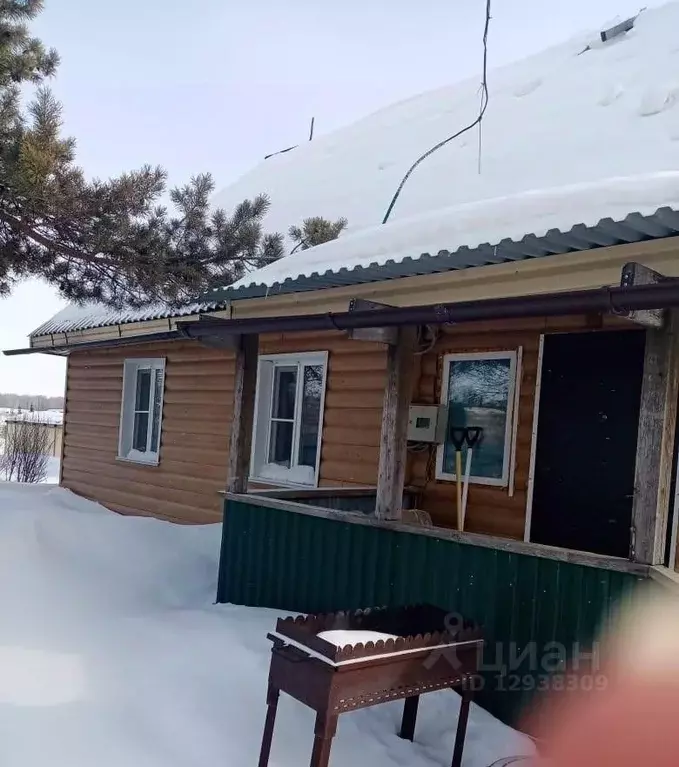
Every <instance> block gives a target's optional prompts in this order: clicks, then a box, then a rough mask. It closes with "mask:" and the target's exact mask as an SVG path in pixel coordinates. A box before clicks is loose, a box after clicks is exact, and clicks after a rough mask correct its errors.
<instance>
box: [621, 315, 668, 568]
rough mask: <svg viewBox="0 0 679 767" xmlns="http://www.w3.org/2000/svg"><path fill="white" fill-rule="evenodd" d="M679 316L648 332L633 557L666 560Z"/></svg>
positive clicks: (645, 560)
mask: <svg viewBox="0 0 679 767" xmlns="http://www.w3.org/2000/svg"><path fill="white" fill-rule="evenodd" d="M678 319H679V315H678V314H677V312H672V314H671V317H670V319H669V320H668V323H667V326H666V327H665V328H664V329H661V330H654V329H651V330H647V331H646V355H645V358H644V377H643V383H642V389H641V412H640V415H639V436H638V440H637V459H636V468H635V475H634V488H635V490H634V502H633V506H632V543H631V551H630V554H631V556H630V558H631V559H632V560H633V561H635V562H642V563H644V564H649V565H658V564H663V561H664V555H665V537H666V534H667V519H668V512H669V504H670V500H671V499H670V483H671V476H672V462H673V460H674V435H675V430H676V421H677V398H678V397H679V324H678V322H677V320H678Z"/></svg>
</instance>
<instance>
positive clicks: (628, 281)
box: [615, 261, 667, 330]
mask: <svg viewBox="0 0 679 767" xmlns="http://www.w3.org/2000/svg"><path fill="white" fill-rule="evenodd" d="M666 279H667V278H666V277H665V275H663V274H660V273H659V272H656V271H655V270H653V269H650V268H649V267H648V266H644V265H643V264H639V263H637V262H636V261H630V262H628V263H626V264H625V265H624V266H623V267H622V272H621V275H620V287H621V288H632V287H636V286H637V285H657V284H658V283H660V282H664V281H665V280H666ZM615 314H617V315H618V316H620V317H624V318H626V319H628V320H630V321H631V322H634V323H636V324H637V325H641V326H643V327H645V328H653V329H656V330H659V329H660V328H662V327H664V325H665V317H666V310H665V309H637V310H631V311H625V310H624V309H623V310H621V311H616V312H615Z"/></svg>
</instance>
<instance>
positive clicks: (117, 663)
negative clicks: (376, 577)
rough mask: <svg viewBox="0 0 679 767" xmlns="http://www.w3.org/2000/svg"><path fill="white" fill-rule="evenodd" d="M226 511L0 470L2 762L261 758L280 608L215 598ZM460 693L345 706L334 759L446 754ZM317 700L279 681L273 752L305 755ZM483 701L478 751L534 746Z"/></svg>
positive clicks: (10, 765)
mask: <svg viewBox="0 0 679 767" xmlns="http://www.w3.org/2000/svg"><path fill="white" fill-rule="evenodd" d="M219 537H220V527H219V526H218V525H211V526H205V527H186V526H179V525H172V524H169V523H166V522H160V521H157V520H153V519H145V518H131V517H123V516H119V515H117V514H114V513H112V512H108V511H106V510H104V509H103V508H102V507H100V506H97V505H96V504H94V503H90V502H89V501H85V500H83V499H81V498H78V497H77V496H75V495H72V494H71V493H69V492H68V491H66V490H63V489H60V488H49V487H47V486H44V485H43V486H22V485H13V484H1V485H0V603H1V604H2V612H0V762H1V763H2V765H3V767H45V765H47V764H49V765H50V767H92V765H97V767H128V765H131V766H133V767H175V766H176V767H188V766H189V765H190V767H201V765H205V767H208V766H209V767H212V765H215V764H223V765H227V767H247V765H254V764H256V763H257V756H258V753H259V741H260V737H261V728H262V726H263V721H264V714H265V693H266V678H267V671H268V661H269V651H270V644H269V642H268V640H267V639H266V632H267V631H270V630H271V629H272V627H273V626H274V625H275V620H276V614H275V613H274V612H273V611H268V610H255V609H249V608H242V607H236V606H228V605H227V606H224V605H222V606H214V605H212V600H213V598H214V593H215V588H216V583H215V579H216V572H217V556H218V547H219ZM456 706H457V696H456V695H455V694H454V693H452V692H445V693H435V694H431V695H427V696H425V697H424V698H423V701H422V704H421V714H420V717H419V721H418V731H417V734H416V738H417V741H416V742H415V743H414V744H412V743H407V742H405V741H402V740H400V739H399V738H398V737H397V735H396V732H397V727H398V723H399V718H400V713H401V706H400V705H399V704H396V705H383V706H378V707H376V708H374V709H372V710H369V711H359V712H356V713H352V714H346V715H344V716H343V717H342V718H341V719H340V725H339V732H338V737H337V741H336V743H335V745H334V747H333V758H332V764H333V765H335V766H336V767H339V765H348V764H352V765H357V766H358V767H362V766H364V767H368V765H369V766H370V767H396V765H404V764H407V765H410V767H437V766H442V765H447V764H449V760H450V754H451V753H452V742H453V737H454V733H453V730H454V724H455V717H456ZM313 718H314V715H313V713H312V712H311V711H309V710H307V709H305V708H304V707H303V706H301V705H300V704H298V703H296V702H294V701H292V700H290V699H287V698H285V696H282V699H281V704H280V706H279V717H278V722H277V724H276V737H275V740H274V747H273V752H272V759H271V765H272V767H299V765H302V764H307V763H308V759H309V755H310V751H311V742H312V739H313V738H312V733H313ZM532 750H533V748H532V744H531V742H530V741H529V740H528V739H527V738H525V737H524V736H522V735H519V734H518V733H516V732H514V731H513V730H511V729H510V728H508V727H505V726H504V725H503V724H501V723H500V722H498V721H497V720H496V719H494V718H493V717H491V716H490V715H489V714H488V713H486V712H485V711H483V710H481V709H479V708H474V709H473V710H472V717H471V720H470V726H469V730H468V736H467V747H466V750H465V762H464V763H465V767H485V766H486V765H489V764H491V763H492V762H493V761H495V760H496V759H498V758H500V757H503V756H508V755H512V754H518V753H523V754H527V753H532Z"/></svg>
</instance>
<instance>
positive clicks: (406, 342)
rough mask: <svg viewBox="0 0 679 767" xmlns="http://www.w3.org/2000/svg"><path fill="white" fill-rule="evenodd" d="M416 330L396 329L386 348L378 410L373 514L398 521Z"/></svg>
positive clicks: (404, 465)
mask: <svg viewBox="0 0 679 767" xmlns="http://www.w3.org/2000/svg"><path fill="white" fill-rule="evenodd" d="M416 341H417V328H415V327H401V328H399V329H398V334H397V337H396V343H395V344H393V345H390V346H389V347H388V352H387V383H386V388H385V390H384V405H383V407H382V433H381V437H380V464H379V472H378V476H377V501H376V505H375V515H376V516H377V517H378V518H379V519H396V520H398V519H400V518H401V511H402V506H403V485H404V481H405V470H406V457H407V455H406V451H407V442H408V439H407V438H408V408H409V406H410V397H411V393H412V391H411V390H412V375H413V362H414V359H413V352H414V350H415V343H416Z"/></svg>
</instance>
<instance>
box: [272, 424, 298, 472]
mask: <svg viewBox="0 0 679 767" xmlns="http://www.w3.org/2000/svg"><path fill="white" fill-rule="evenodd" d="M294 427H295V424H294V421H272V423H271V440H270V443H269V462H270V463H277V464H278V465H279V466H285V467H287V468H290V459H291V457H292V437H293V431H294Z"/></svg>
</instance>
